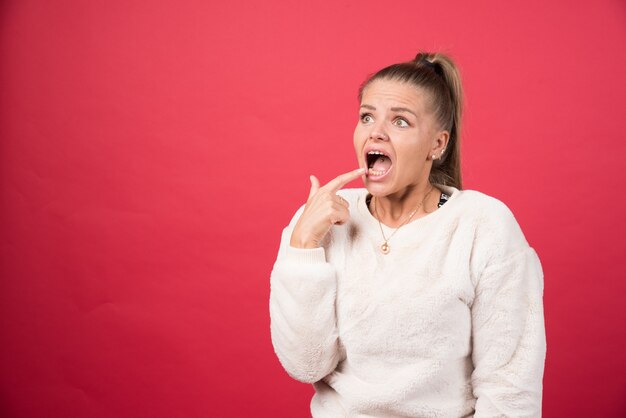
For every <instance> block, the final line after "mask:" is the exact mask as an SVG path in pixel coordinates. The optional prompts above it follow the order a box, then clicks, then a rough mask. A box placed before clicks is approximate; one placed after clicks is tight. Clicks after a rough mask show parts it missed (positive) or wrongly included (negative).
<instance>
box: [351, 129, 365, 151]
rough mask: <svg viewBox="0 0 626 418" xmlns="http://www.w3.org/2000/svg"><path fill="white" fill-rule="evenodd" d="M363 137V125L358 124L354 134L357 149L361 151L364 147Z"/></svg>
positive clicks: (353, 139)
mask: <svg viewBox="0 0 626 418" xmlns="http://www.w3.org/2000/svg"><path fill="white" fill-rule="evenodd" d="M363 137H364V136H363V133H362V129H361V126H360V125H358V124H357V125H356V127H355V128H354V135H353V136H352V142H353V143H354V149H355V151H360V150H361V148H363V142H364V141H363Z"/></svg>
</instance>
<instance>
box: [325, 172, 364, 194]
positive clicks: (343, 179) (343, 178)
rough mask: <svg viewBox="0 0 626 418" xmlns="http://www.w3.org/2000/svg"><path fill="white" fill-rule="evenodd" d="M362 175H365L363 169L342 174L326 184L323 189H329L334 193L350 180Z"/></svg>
mask: <svg viewBox="0 0 626 418" xmlns="http://www.w3.org/2000/svg"><path fill="white" fill-rule="evenodd" d="M363 174H365V169H364V168H358V169H356V170H352V171H349V172H347V173H344V174H341V175H339V176H337V177H335V178H334V179H332V180H331V181H329V182H328V183H326V185H325V186H324V188H325V189H329V190H331V191H333V192H336V191H337V190H339V189H341V188H342V187H343V186H345V185H346V184H348V183H350V182H351V181H352V180H356V179H358V178H359V177H361V176H362V175H363Z"/></svg>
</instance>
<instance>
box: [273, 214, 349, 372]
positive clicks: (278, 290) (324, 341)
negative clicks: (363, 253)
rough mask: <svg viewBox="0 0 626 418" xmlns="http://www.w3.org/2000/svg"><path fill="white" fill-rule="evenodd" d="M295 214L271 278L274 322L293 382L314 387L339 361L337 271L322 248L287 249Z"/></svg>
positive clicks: (275, 338) (275, 337)
mask: <svg viewBox="0 0 626 418" xmlns="http://www.w3.org/2000/svg"><path fill="white" fill-rule="evenodd" d="M302 211H303V208H301V210H300V211H298V213H297V214H296V216H295V217H294V219H293V220H292V222H291V224H290V226H288V227H287V228H285V230H284V231H283V234H282V239H281V244H280V250H279V253H278V258H277V260H276V263H275V264H274V268H273V270H272V274H271V278H270V286H271V290H270V318H271V335H272V343H273V345H274V350H275V352H276V355H277V356H278V359H279V360H280V362H281V364H282V365H283V367H284V368H285V370H286V371H287V373H289V375H290V376H292V377H293V378H294V379H297V380H299V381H302V382H305V383H313V382H316V381H318V380H320V379H322V378H323V377H324V376H326V375H327V374H329V373H330V372H332V371H333V370H334V369H335V367H336V366H337V363H338V361H339V348H338V339H337V337H338V333H337V326H336V316H335V294H336V288H337V286H336V278H335V269H334V268H333V266H331V265H330V264H329V263H327V262H326V256H325V250H324V248H321V247H320V248H313V249H304V248H294V247H291V246H290V245H289V243H290V239H291V233H292V231H293V226H294V225H295V223H296V221H297V219H298V217H299V216H300V214H301V213H302Z"/></svg>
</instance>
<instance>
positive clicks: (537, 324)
mask: <svg viewBox="0 0 626 418" xmlns="http://www.w3.org/2000/svg"><path fill="white" fill-rule="evenodd" d="M542 299H543V271H542V268H541V264H540V261H539V258H538V257H537V254H536V252H535V251H534V250H533V249H532V248H531V247H528V246H526V247H525V248H522V249H519V250H517V251H516V252H515V253H514V254H512V255H510V256H509V257H507V258H506V259H505V260H500V261H499V262H497V263H493V264H490V265H489V266H487V267H486V268H485V270H484V271H483V272H482V274H481V276H480V278H479V280H478V283H477V286H476V293H475V299H474V302H473V304H472V341H473V347H472V360H473V362H474V372H473V374H472V386H473V390H474V396H475V397H476V398H477V402H476V406H475V410H476V412H475V415H474V416H475V417H476V418H479V417H540V416H541V397H542V379H543V369H544V360H545V354H546V338H545V328H544V317H543V303H542Z"/></svg>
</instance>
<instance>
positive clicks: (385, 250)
mask: <svg viewBox="0 0 626 418" xmlns="http://www.w3.org/2000/svg"><path fill="white" fill-rule="evenodd" d="M380 250H381V251H382V252H383V254H389V250H390V248H389V244H387V241H385V242H383V244H382V245H381V246H380Z"/></svg>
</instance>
